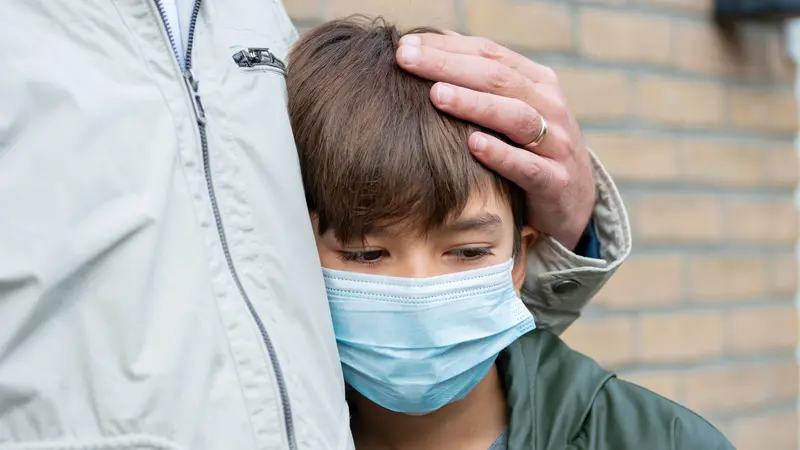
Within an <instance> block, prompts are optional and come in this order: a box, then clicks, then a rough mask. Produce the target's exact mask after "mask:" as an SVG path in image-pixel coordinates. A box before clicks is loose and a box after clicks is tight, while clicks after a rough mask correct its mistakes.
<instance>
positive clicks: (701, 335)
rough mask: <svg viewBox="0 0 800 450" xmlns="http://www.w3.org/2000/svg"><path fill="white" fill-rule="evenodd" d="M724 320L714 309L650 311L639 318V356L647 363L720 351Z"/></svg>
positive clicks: (692, 358) (697, 357) (703, 356)
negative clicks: (700, 310) (662, 312)
mask: <svg viewBox="0 0 800 450" xmlns="http://www.w3.org/2000/svg"><path fill="white" fill-rule="evenodd" d="M724 345H725V336H724V320H723V318H722V317H721V316H720V315H719V314H717V313H714V312H684V313H674V314H651V315H645V316H644V317H642V319H641V341H640V347H639V350H640V354H639V358H640V359H641V360H642V361H644V362H648V363H663V362H675V361H699V360H703V359H706V358H710V357H713V356H717V355H719V354H721V353H722V352H723V349H724Z"/></svg>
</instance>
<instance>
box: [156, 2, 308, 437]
mask: <svg viewBox="0 0 800 450" xmlns="http://www.w3.org/2000/svg"><path fill="white" fill-rule="evenodd" d="M155 3H156V6H157V7H158V13H159V15H160V16H161V21H162V22H163V23H164V27H165V29H166V31H167V36H168V37H169V43H170V45H171V46H172V52H173V54H174V55H175V59H176V60H177V61H178V65H179V66H180V65H181V64H180V57H179V56H178V54H179V53H178V46H177V45H176V44H175V37H174V35H173V33H172V27H171V26H170V24H169V20H167V13H166V9H165V8H164V5H163V3H162V1H161V0H155ZM202 3H203V0H194V6H193V7H192V16H191V20H190V22H189V33H188V37H187V42H186V56H185V58H184V63H183V67H182V73H183V80H184V83H185V84H186V89H187V91H188V93H189V96H190V97H191V100H192V108H193V109H194V114H195V118H196V119H197V128H198V130H199V133H200V144H201V147H202V153H203V170H204V172H205V178H206V186H207V187H208V196H209V199H210V200H211V209H212V211H213V213H214V221H215V222H216V226H217V235H218V236H219V240H220V244H221V246H222V251H223V253H224V255H225V261H226V263H227V265H228V271H229V272H230V274H231V277H232V278H233V281H234V283H235V284H236V288H237V289H238V291H239V295H241V297H242V299H243V300H244V302H245V304H246V305H247V309H248V311H250V315H251V316H252V318H253V320H254V321H255V322H256V325H257V326H258V330H259V332H260V333H261V338H262V341H263V342H264V345H265V346H266V348H267V353H268V354H269V359H270V362H271V363H272V370H273V371H274V373H275V381H276V383H277V384H278V391H279V393H280V398H281V406H282V408H283V421H284V426H285V428H286V436H287V439H288V441H289V449H290V450H296V449H297V442H296V437H295V434H294V421H293V420H292V408H291V405H290V403H289V391H288V389H287V388H286V380H285V379H284V377H283V371H282V370H281V366H280V362H279V361H278V354H277V352H276V351H275V347H274V346H273V345H272V340H271V339H270V337H269V333H267V328H266V327H265V326H264V322H262V321H261V317H259V315H258V312H257V311H256V310H255V308H254V307H253V303H252V302H251V301H250V297H249V296H248V295H247V292H246V291H245V289H244V286H243V285H242V281H241V279H240V278H239V273H238V272H237V271H236V266H235V265H234V264H233V257H232V256H231V252H230V248H229V247H228V238H227V236H226V235H225V227H224V226H223V223H222V214H221V213H220V210H219V204H218V203H217V194H216V192H215V190H214V180H213V179H212V176H211V161H210V158H209V152H208V138H207V136H206V114H205V110H204V109H203V102H202V99H201V98H200V91H199V89H198V88H199V80H198V79H197V78H196V77H195V75H194V72H193V71H192V49H193V47H194V32H195V28H196V26H197V17H198V15H199V14H200V6H201V5H202ZM276 60H277V59H276ZM278 61H279V60H278ZM279 62H280V61H279Z"/></svg>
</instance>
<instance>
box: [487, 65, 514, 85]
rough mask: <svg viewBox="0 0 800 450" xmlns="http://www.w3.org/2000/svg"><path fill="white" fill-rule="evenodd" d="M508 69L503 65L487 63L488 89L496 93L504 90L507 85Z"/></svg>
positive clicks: (508, 78)
mask: <svg viewBox="0 0 800 450" xmlns="http://www.w3.org/2000/svg"><path fill="white" fill-rule="evenodd" d="M509 80H510V77H509V69H508V67H506V66H505V65H503V64H500V63H498V62H495V61H489V77H488V80H487V81H488V83H489V88H490V89H492V90H493V91H498V90H502V89H504V88H506V87H507V86H508V84H509Z"/></svg>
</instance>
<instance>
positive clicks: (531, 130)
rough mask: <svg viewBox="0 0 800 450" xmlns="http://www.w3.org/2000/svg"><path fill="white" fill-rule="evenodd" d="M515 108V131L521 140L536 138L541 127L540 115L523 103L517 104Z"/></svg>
mask: <svg viewBox="0 0 800 450" xmlns="http://www.w3.org/2000/svg"><path fill="white" fill-rule="evenodd" d="M519 103H521V104H519V105H518V108H517V127H516V128H517V130H518V133H519V134H520V135H522V138H523V139H528V137H530V138H531V139H533V136H536V135H537V134H538V133H539V129H540V128H541V126H542V121H541V119H540V117H541V116H540V115H539V114H538V113H537V112H536V111H535V110H534V109H533V108H531V107H530V106H528V105H527V104H526V103H524V102H519Z"/></svg>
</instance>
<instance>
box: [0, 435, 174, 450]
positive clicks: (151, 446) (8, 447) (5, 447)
mask: <svg viewBox="0 0 800 450" xmlns="http://www.w3.org/2000/svg"><path fill="white" fill-rule="evenodd" d="M0 450H184V448H183V447H181V446H179V445H177V444H175V443H173V442H171V441H169V440H167V439H163V438H159V437H156V436H151V435H147V434H131V435H127V436H118V437H107V438H97V439H66V440H59V441H38V442H18V443H13V444H1V443H0Z"/></svg>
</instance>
